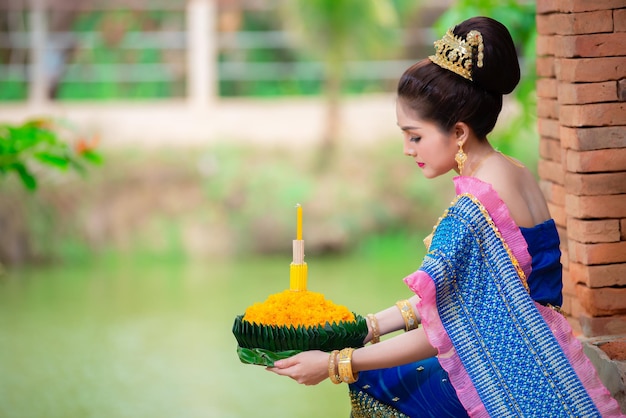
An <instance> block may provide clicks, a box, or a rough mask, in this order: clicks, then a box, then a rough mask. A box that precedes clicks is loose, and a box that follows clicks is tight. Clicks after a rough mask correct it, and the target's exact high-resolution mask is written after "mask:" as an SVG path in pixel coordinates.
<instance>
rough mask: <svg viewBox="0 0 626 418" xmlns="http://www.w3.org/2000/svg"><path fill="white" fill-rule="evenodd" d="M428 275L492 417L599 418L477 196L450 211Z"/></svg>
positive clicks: (442, 314)
mask: <svg viewBox="0 0 626 418" xmlns="http://www.w3.org/2000/svg"><path fill="white" fill-rule="evenodd" d="M421 269H422V270H423V271H425V272H426V273H428V274H429V275H430V277H431V278H432V279H433V281H434V283H435V286H436V288H437V309H438V311H439V316H440V318H441V321H442V323H443V326H444V328H445V330H446V333H447V334H448V336H449V338H450V340H451V341H452V343H453V344H454V346H455V349H456V352H457V353H458V355H459V357H460V359H461V361H462V363H463V365H464V367H465V369H466V371H467V372H468V375H469V377H470V379H471V380H472V383H473V385H474V387H475V388H476V390H477V392H478V394H479V396H480V398H481V400H482V402H483V404H484V405H485V407H486V409H487V411H488V413H489V414H490V415H491V416H497V417H505V416H525V417H529V416H536V417H569V416H585V417H596V416H600V415H599V413H598V411H597V409H596V407H595V405H594V404H593V401H592V400H591V398H590V397H589V395H588V394H587V392H586V391H585V389H584V387H583V385H582V383H581V382H580V380H579V379H578V377H577V375H576V373H575V372H574V370H573V368H572V367H571V365H570V364H569V361H568V360H567V358H566V357H565V355H564V353H563V352H562V350H561V349H560V346H559V345H558V342H557V341H556V339H555V337H554V335H553V334H552V332H551V331H550V329H549V328H548V326H547V324H546V323H545V321H544V320H543V318H542V316H541V315H540V314H539V312H538V311H537V309H536V307H535V305H534V304H533V301H532V299H531V298H530V296H529V294H528V293H527V291H526V289H525V288H524V286H523V285H522V282H521V280H520V278H519V276H518V272H517V270H516V268H515V266H514V265H513V263H511V255H510V254H509V253H508V252H507V248H506V247H505V246H504V245H503V243H502V240H501V238H500V237H499V234H498V233H497V231H496V229H495V226H494V225H493V223H492V222H490V218H488V216H487V214H486V211H484V208H482V207H481V206H480V205H479V204H478V203H477V202H475V201H474V200H473V199H472V198H470V197H469V196H463V195H462V196H460V197H459V198H458V199H457V201H456V204H454V205H453V206H451V207H450V209H449V210H448V213H447V215H446V216H444V217H443V219H442V220H441V222H440V223H439V225H438V226H437V232H436V233H435V234H434V236H433V241H432V242H431V246H430V251H429V253H428V254H427V256H426V257H425V259H424V263H423V264H422V267H421Z"/></svg>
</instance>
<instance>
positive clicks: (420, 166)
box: [417, 163, 425, 168]
mask: <svg viewBox="0 0 626 418" xmlns="http://www.w3.org/2000/svg"><path fill="white" fill-rule="evenodd" d="M417 165H418V166H419V168H424V165H425V164H424V163H417Z"/></svg>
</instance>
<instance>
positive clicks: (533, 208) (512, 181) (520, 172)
mask: <svg viewBox="0 0 626 418" xmlns="http://www.w3.org/2000/svg"><path fill="white" fill-rule="evenodd" d="M489 163H490V164H485V166H484V168H483V169H482V170H480V172H479V173H477V178H478V179H479V180H481V181H482V182H485V183H487V184H489V185H490V186H491V188H492V189H493V190H494V192H495V193H496V194H497V195H498V196H499V197H500V199H501V200H502V202H503V203H504V205H506V207H507V208H508V211H509V213H510V215H511V217H512V218H513V220H514V221H515V223H516V224H517V225H518V226H521V227H532V226H534V225H537V224H540V223H542V222H545V221H546V220H548V219H550V212H549V210H548V206H547V203H546V201H545V198H544V196H543V193H542V191H541V189H540V188H539V185H538V183H537V180H536V179H535V177H534V175H533V174H532V173H531V172H530V170H529V169H528V168H526V167H525V166H524V165H522V164H521V163H519V162H518V161H517V160H513V159H511V158H510V157H508V156H506V155H503V154H499V155H498V158H492V159H491V161H489Z"/></svg>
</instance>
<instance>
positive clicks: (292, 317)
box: [243, 290, 355, 327]
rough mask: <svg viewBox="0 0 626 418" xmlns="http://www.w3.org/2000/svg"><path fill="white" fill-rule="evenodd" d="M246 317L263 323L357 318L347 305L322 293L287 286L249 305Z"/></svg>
mask: <svg viewBox="0 0 626 418" xmlns="http://www.w3.org/2000/svg"><path fill="white" fill-rule="evenodd" d="M243 320H244V321H248V322H251V323H257V324H263V325H278V326H283V325H286V326H289V325H293V326H294V327H297V326H304V327H313V326H318V325H324V324H326V323H327V322H328V323H331V324H332V323H333V322H336V323H339V322H354V321H355V318H354V314H353V313H352V312H350V311H349V310H348V308H346V307H345V306H342V305H336V304H334V303H333V302H332V301H331V300H326V299H325V298H324V295H323V294H321V293H317V292H311V291H309V290H305V291H297V292H296V291H292V290H284V291H283V292H281V293H275V294H273V295H270V296H269V297H268V298H267V300H265V302H263V303H259V302H257V303H254V304H253V305H251V306H249V307H248V309H246V312H245V314H244V317H243Z"/></svg>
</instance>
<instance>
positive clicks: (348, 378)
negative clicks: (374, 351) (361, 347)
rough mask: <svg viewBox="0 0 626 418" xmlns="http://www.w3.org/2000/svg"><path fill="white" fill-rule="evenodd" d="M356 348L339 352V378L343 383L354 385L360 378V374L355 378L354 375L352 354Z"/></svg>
mask: <svg viewBox="0 0 626 418" xmlns="http://www.w3.org/2000/svg"><path fill="white" fill-rule="evenodd" d="M353 352H354V348H344V349H343V350H341V351H340V352H339V360H338V366H339V377H340V378H341V381H342V382H346V383H354V382H356V381H357V379H358V378H359V373H357V374H356V376H354V374H353V373H352V353H353Z"/></svg>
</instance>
